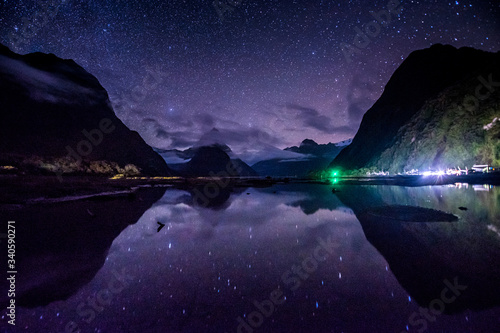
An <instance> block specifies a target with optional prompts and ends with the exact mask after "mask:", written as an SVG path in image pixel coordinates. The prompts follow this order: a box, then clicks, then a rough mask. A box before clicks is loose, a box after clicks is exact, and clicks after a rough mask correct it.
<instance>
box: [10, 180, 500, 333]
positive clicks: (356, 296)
mask: <svg viewBox="0 0 500 333" xmlns="http://www.w3.org/2000/svg"><path fill="white" fill-rule="evenodd" d="M336 188H337V189H338V191H337V192H336V193H332V190H331V186H326V185H294V184H290V185H280V186H273V187H269V188H234V189H225V190H223V191H221V193H219V195H218V197H216V198H212V199H211V200H210V202H202V201H200V200H197V199H196V198H194V200H193V196H196V193H198V192H196V191H192V190H181V189H175V188H167V189H165V188H163V189H144V190H141V193H142V194H141V195H140V196H138V197H137V198H134V199H130V198H128V199H126V200H110V201H106V202H101V201H83V202H79V203H77V204H75V203H73V204H59V205H50V207H49V206H43V207H32V208H29V209H28V210H29V211H26V210H25V211H24V212H23V213H22V214H20V215H19V216H17V218H18V219H20V220H23V219H24V220H25V222H24V223H22V221H18V222H17V224H18V225H19V226H20V228H21V231H19V232H18V234H19V236H18V237H19V242H21V244H22V242H24V245H26V246H27V244H28V243H29V244H31V245H30V246H29V247H28V249H27V250H25V253H23V254H22V257H23V258H22V259H21V258H19V260H22V261H23V262H24V267H26V268H25V270H24V271H22V272H24V277H22V276H23V274H19V277H20V279H21V280H20V282H19V284H20V286H19V294H18V303H20V305H19V307H18V309H17V311H18V313H17V324H16V327H15V330H13V329H12V327H7V326H4V327H7V328H6V329H7V331H9V332H10V331H12V332H24V331H26V332H245V333H247V332H345V333H348V332H397V333H399V332H405V331H410V332H500V307H499V305H500V291H499V290H500V188H497V187H491V186H466V185H463V186H460V185H454V186H433V187H430V186H428V187H411V188H410V187H399V186H347V185H346V186H336ZM153 194H154V195H153ZM158 198H159V200H158ZM148 200H149V201H148ZM402 206H411V207H421V208H428V209H434V210H439V211H441V212H444V213H447V214H444V213H443V214H444V215H446V216H450V215H449V214H453V215H455V216H456V217H458V219H456V218H455V219H456V220H455V221H451V222H443V220H445V219H444V218H442V217H441V216H440V215H439V213H438V212H433V211H430V210H424V214H420V215H419V213H418V212H417V214H416V215H417V218H416V220H419V218H418V216H420V217H421V216H424V217H425V218H427V217H429V218H428V219H429V220H428V221H425V222H422V221H420V222H415V221H414V220H415V214H413V213H412V214H413V215H412V214H410V213H405V212H404V207H403V212H401V209H402V208H401V207H402ZM380 207H385V208H380ZM388 207H389V208H390V207H397V208H398V209H392V210H391V209H389V208H388ZM384 209H387V212H386V211H385V210H384ZM429 212H431V213H429ZM434 213H435V214H434ZM23 214H24V215H23ZM436 214H437V215H436ZM14 215H15V214H14ZM434 215H436V216H434ZM14 217H15V216H14ZM452 217H453V216H452ZM15 218H16V217H15ZM131 218H132V219H133V221H127V222H126V223H123V222H124V221H125V220H127V219H131ZM420 220H421V218H420ZM451 220H453V219H451ZM103 221H106V222H105V223H104V222H103ZM23 225H24V226H26V227H25V230H24V236H23V235H22V232H23V230H22V228H23ZM44 225H45V226H44ZM47 225H49V227H48V230H47V227H46V226H47ZM163 225H164V226H163ZM33 244H35V245H33ZM19 246H22V245H19ZM47 248H49V249H48V250H41V249H47ZM20 265H22V263H20ZM2 301H4V299H3V298H2ZM5 321H6V319H5V317H3V320H2V325H3V324H4V323H5Z"/></svg>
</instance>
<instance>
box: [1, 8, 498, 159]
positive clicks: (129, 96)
mask: <svg viewBox="0 0 500 333" xmlns="http://www.w3.org/2000/svg"><path fill="white" fill-rule="evenodd" d="M388 9H390V11H388ZM377 19H378V21H377ZM359 32H361V33H362V34H363V35H362V34H359ZM499 32H500V3H498V2H497V1H431V0H427V1H389V0H385V1H378V0H375V1H362V0H356V1H347V0H346V1H329V0H314V1H311V0H309V1H299V0H287V1H284V0H221V1H216V2H214V1H213V0H199V1H194V0H193V1H187V0H184V1H180V0H174V1H157V0H151V1H136V0H131V1H123V0H101V1H93V0H86V1H81V0H43V1H42V0H38V1H25V0H20V1H14V0H2V1H1V2H0V36H1V40H0V41H1V42H2V43H3V44H5V45H7V46H9V47H10V48H11V49H12V50H13V51H16V52H18V53H21V54H26V53H31V52H36V51H41V52H46V53H54V54H56V55H57V56H59V57H62V58H67V59H69V58H70V59H74V60H75V61H76V62H77V63H78V64H80V65H81V66H83V67H84V68H85V69H87V70H88V71H89V72H90V73H92V74H94V75H95V76H96V77H97V78H98V79H99V81H100V82H101V84H102V85H103V86H104V87H105V88H106V90H107V91H108V93H109V95H110V98H111V101H112V103H113V105H114V109H115V112H116V114H117V115H118V117H119V118H120V119H121V120H122V121H123V122H124V123H125V124H126V125H127V126H129V127H130V128H131V129H134V130H137V131H138V132H139V133H140V134H141V135H142V136H143V137H144V138H145V140H146V141H147V142H148V143H149V144H150V145H153V146H155V147H159V148H165V149H169V148H171V149H172V148H179V149H183V148H187V147H190V146H191V145H193V144H194V143H196V142H197V141H198V140H199V139H200V137H201V136H202V135H203V133H206V132H208V131H210V130H211V129H212V128H214V127H216V128H217V129H219V130H220V131H221V132H224V133H226V134H227V138H228V140H229V141H231V139H235V137H238V138H239V139H240V140H241V138H245V139H247V140H248V141H249V142H252V141H259V140H260V141H266V142H267V143H269V144H272V145H274V146H276V147H279V148H285V147H287V146H291V145H298V144H299V143H300V142H301V141H302V140H304V139H305V138H309V139H313V140H315V141H316V142H318V143H328V142H338V141H342V140H345V139H348V138H351V137H353V136H354V134H355V133H356V131H357V129H358V127H359V123H360V121H361V118H362V115H363V114H364V112H366V110H368V108H369V107H370V106H371V105H372V104H373V103H374V101H376V99H377V98H378V97H379V96H380V95H381V93H382V91H383V88H384V86H385V84H386V83H387V81H388V80H389V78H390V76H391V74H392V73H393V72H394V70H395V69H396V68H397V67H398V66H399V65H400V64H401V62H402V61H403V60H404V59H405V58H406V57H407V56H408V55H409V53H411V52H412V51H413V50H416V49H422V48H426V47H429V46H430V45H432V44H435V43H442V44H451V45H453V46H455V47H462V46H470V47H475V48H478V49H482V50H487V51H492V52H497V51H499V50H500V34H499ZM360 36H361V37H360Z"/></svg>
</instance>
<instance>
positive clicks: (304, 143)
mask: <svg viewBox="0 0 500 333" xmlns="http://www.w3.org/2000/svg"><path fill="white" fill-rule="evenodd" d="M317 145H318V144H317V143H316V142H315V141H314V140H311V139H305V140H304V141H302V143H301V144H300V146H301V147H304V146H317Z"/></svg>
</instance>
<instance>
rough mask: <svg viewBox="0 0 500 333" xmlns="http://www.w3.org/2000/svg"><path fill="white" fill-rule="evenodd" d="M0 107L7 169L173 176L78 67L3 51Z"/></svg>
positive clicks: (51, 57)
mask: <svg viewBox="0 0 500 333" xmlns="http://www.w3.org/2000/svg"><path fill="white" fill-rule="evenodd" d="M0 105H1V107H2V112H1V113H0V154H1V155H0V156H1V158H0V163H1V164H3V165H13V166H15V167H17V168H19V169H24V170H25V171H30V172H40V171H45V172H59V174H66V173H74V172H77V173H117V172H124V171H125V170H127V171H133V172H134V173H137V171H138V170H140V171H141V173H143V174H148V175H170V174H171V170H170V169H169V168H168V166H167V165H166V163H165V161H164V160H163V159H162V158H161V157H160V156H159V155H158V154H156V153H155V152H154V151H153V149H152V148H151V147H149V146H148V145H147V144H146V143H145V142H144V140H143V139H142V138H141V137H140V136H139V134H138V133H137V132H133V131H131V130H130V129H128V128H127V127H126V126H125V125H124V124H123V123H122V122H121V121H120V119H118V118H117V117H116V115H115V113H114V111H113V109H112V108H111V103H110V101H109V98H108V94H107V92H106V90H105V89H104V88H103V87H102V86H101V84H100V83H99V81H98V80H97V79H96V78H95V77H94V76H93V75H91V74H90V73H88V72H87V71H86V70H85V69H83V68H82V67H80V66H79V65H77V64H76V63H75V62H74V61H73V60H64V59H60V58H58V57H56V56H55V55H53V54H43V53H33V54H28V55H24V56H23V55H18V54H16V53H13V52H11V51H10V50H9V49H8V48H7V47H5V46H3V45H0ZM127 165H128V167H127V168H125V166H127Z"/></svg>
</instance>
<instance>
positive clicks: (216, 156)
mask: <svg viewBox="0 0 500 333" xmlns="http://www.w3.org/2000/svg"><path fill="white" fill-rule="evenodd" d="M228 149H229V147H227V146H225V145H224V146H222V145H211V146H204V147H198V148H190V150H189V151H184V152H183V153H184V154H185V156H186V157H188V158H191V160H190V161H189V162H187V163H182V164H176V165H173V167H174V169H175V170H176V171H177V172H179V173H180V174H181V175H183V176H188V177H211V176H219V177H240V176H258V173H257V172H255V170H253V169H252V168H251V167H250V166H248V164H246V163H245V162H243V161H242V160H241V159H231V158H230V157H229V155H228V154H227V152H231V149H229V150H228ZM226 151H227V152H226Z"/></svg>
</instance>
